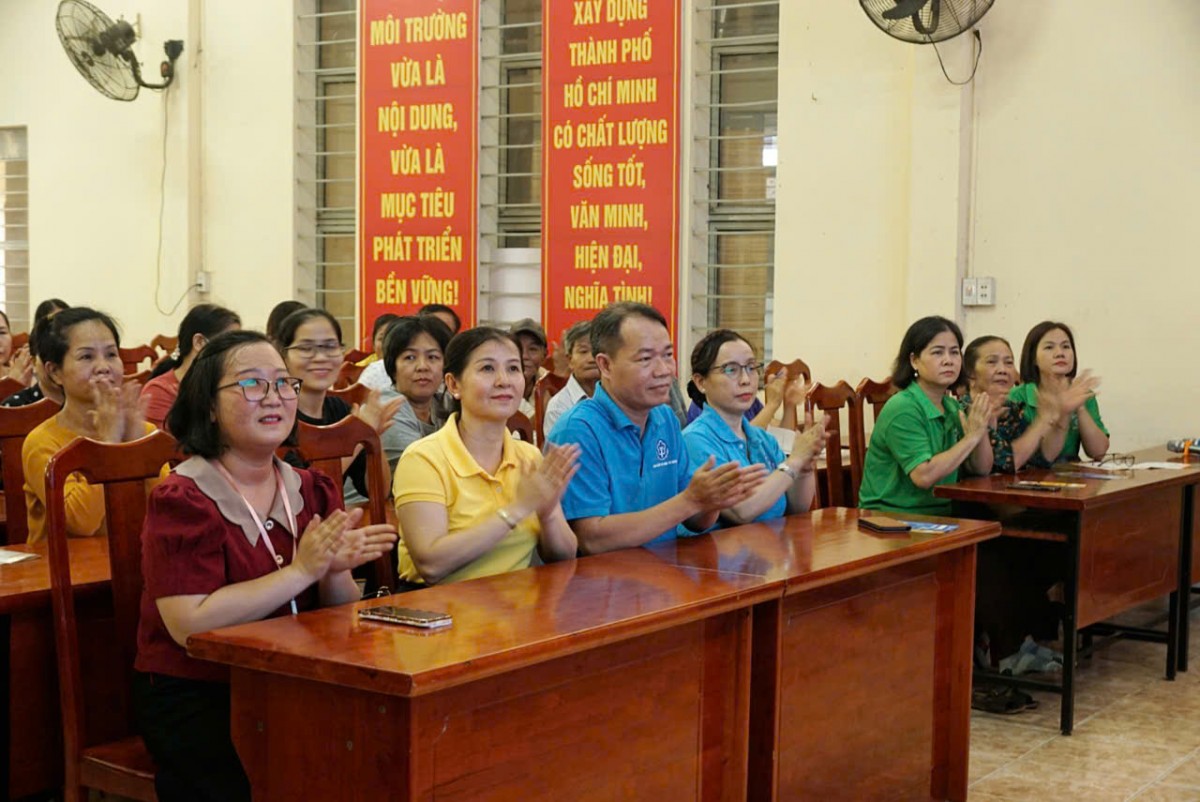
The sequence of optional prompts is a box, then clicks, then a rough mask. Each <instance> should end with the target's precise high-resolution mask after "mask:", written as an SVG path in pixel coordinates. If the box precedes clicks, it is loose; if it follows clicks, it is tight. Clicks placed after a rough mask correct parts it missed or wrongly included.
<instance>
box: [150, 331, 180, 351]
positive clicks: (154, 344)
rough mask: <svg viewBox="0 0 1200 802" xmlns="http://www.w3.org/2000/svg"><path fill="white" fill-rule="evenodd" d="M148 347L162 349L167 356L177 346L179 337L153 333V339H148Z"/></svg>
mask: <svg viewBox="0 0 1200 802" xmlns="http://www.w3.org/2000/svg"><path fill="white" fill-rule="evenodd" d="M150 347H151V348H154V349H156V350H158V351H162V352H164V353H165V354H167V355H168V356H169V355H170V354H172V353H173V352H174V351H175V349H176V348H178V347H179V338H178V337H168V336H167V335H165V334H155V335H154V339H152V340H151V341H150Z"/></svg>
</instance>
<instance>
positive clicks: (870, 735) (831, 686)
mask: <svg viewBox="0 0 1200 802" xmlns="http://www.w3.org/2000/svg"><path fill="white" fill-rule="evenodd" d="M908 517H911V518H913V519H921V520H942V521H948V519H931V518H927V517H925V516H915V515H914V516H908ZM857 520H858V510H850V509H824V510H819V511H817V512H814V513H812V515H811V516H808V515H806V516H795V517H791V518H787V519H784V520H780V521H772V522H769V523H763V524H754V525H750V526H742V527H738V528H736V529H728V530H723V531H720V532H717V533H715V534H714V535H712V536H711V537H710V538H695V539H689V540H678V541H675V543H672V544H666V545H664V546H656V547H653V548H652V549H651V550H652V551H654V552H655V553H658V554H662V555H663V556H664V558H665V559H670V560H671V561H673V562H676V563H677V564H680V565H687V566H696V567H704V568H709V569H713V570H721V571H738V572H744V573H752V574H757V575H762V576H767V577H771V578H776V579H779V580H781V581H782V582H783V583H784V593H783V596H782V597H781V598H775V599H772V600H771V601H769V602H765V603H761V604H759V605H757V606H756V607H755V610H754V663H753V674H752V676H753V679H752V688H753V695H752V697H751V708H750V738H751V741H750V755H751V759H750V776H749V781H750V782H749V798H750V799H751V800H792V799H884V798H886V799H916V798H928V797H930V796H932V797H933V798H936V799H955V800H962V799H966V795H967V768H968V746H969V728H970V713H971V709H970V708H971V659H972V651H971V650H972V641H973V632H972V622H973V618H974V616H973V612H974V597H975V582H974V577H975V544H977V543H979V542H980V541H982V540H985V539H987V538H990V537H996V536H998V535H999V533H1000V530H999V527H998V526H997V525H996V524H994V523H991V522H985V521H948V522H954V523H958V524H959V528H958V529H957V530H955V531H954V532H950V533H945V534H920V533H912V532H905V533H901V534H896V535H875V534H870V533H867V532H863V531H862V530H860V529H859V528H858V526H857ZM709 540H711V541H712V543H713V544H714V545H715V549H714V548H711V547H709V546H707V545H706V544H705V541H709Z"/></svg>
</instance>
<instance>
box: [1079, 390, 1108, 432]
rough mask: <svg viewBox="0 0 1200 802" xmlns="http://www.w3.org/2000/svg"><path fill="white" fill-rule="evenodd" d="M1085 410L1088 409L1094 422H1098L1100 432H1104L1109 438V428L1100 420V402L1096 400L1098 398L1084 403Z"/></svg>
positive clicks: (1092, 398) (1094, 397)
mask: <svg viewBox="0 0 1200 802" xmlns="http://www.w3.org/2000/svg"><path fill="white" fill-rule="evenodd" d="M1083 408H1084V409H1086V410H1087V413H1088V414H1089V415H1091V416H1092V420H1094V421H1095V422H1096V426H1097V427H1099V429H1100V431H1102V432H1104V435H1105V436H1106V437H1107V436H1108V427H1107V426H1105V425H1104V421H1103V420H1101V419H1100V402H1098V401H1097V400H1096V396H1092V397H1091V398H1089V399H1088V400H1087V401H1084V402H1083Z"/></svg>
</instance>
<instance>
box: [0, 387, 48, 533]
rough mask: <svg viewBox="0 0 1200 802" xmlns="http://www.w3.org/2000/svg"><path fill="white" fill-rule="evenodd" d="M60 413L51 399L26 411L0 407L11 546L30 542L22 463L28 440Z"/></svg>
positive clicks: (2, 467)
mask: <svg viewBox="0 0 1200 802" xmlns="http://www.w3.org/2000/svg"><path fill="white" fill-rule="evenodd" d="M59 409H61V407H60V406H59V405H58V404H56V403H54V402H53V401H51V400H50V399H49V398H43V399H42V400H41V401H38V402H37V403H36V404H29V405H28V406H24V407H0V470H2V471H3V473H4V490H5V492H4V510H5V514H6V516H7V519H8V520H7V521H6V523H5V526H6V528H7V534H6V537H5V539H6V540H7V541H8V544H9V545H18V544H21V543H24V542H25V541H26V540H28V539H29V519H28V518H27V517H26V510H25V491H24V487H25V469H24V467H23V466H22V463H21V449H22V447H23V446H24V445H25V438H26V437H27V436H28V435H29V433H30V432H32V431H33V430H34V429H35V428H37V426H38V425H39V424H41V423H42V421H45V420H47V419H49V418H51V417H52V416H53V415H55V414H56V413H57V412H58V410H59Z"/></svg>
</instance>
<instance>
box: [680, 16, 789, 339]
mask: <svg viewBox="0 0 1200 802" xmlns="http://www.w3.org/2000/svg"><path fill="white" fill-rule="evenodd" d="M695 15H696V16H695V19H694V21H695V26H694V30H695V31H696V40H695V42H694V47H695V48H696V49H697V58H696V61H695V63H696V65H697V69H696V73H695V76H694V81H695V83H694V84H693V85H694V86H695V87H696V96H697V97H698V98H702V99H705V98H706V99H707V102H702V103H699V104H697V105H696V108H695V109H694V110H693V113H692V115H693V116H692V118H691V119H692V126H693V127H692V130H693V149H692V150H693V159H692V170H693V173H694V174H693V182H692V183H693V188H694V190H693V198H692V200H693V203H692V226H691V237H692V243H691V244H692V247H691V253H692V254H693V257H692V259H691V264H690V270H691V278H692V280H691V287H692V290H691V297H690V315H689V319H690V321H691V325H690V329H691V335H692V340H693V341H695V340H696V339H698V338H699V337H701V336H703V335H704V333H706V332H708V331H711V330H713V329H716V328H731V329H734V330H736V331H738V332H740V333H741V334H742V335H743V336H745V337H746V338H747V339H748V340H749V341H750V342H751V343H752V344H753V345H754V347H755V350H756V351H757V352H758V353H759V354H762V355H763V358H764V359H769V358H771V355H772V354H771V351H772V343H771V330H772V313H773V300H774V299H773V293H774V264H775V164H776V153H777V150H776V147H777V144H776V143H777V125H778V98H779V91H778V83H779V67H778V65H779V2H778V0H711V2H709V3H703V2H701V3H700V4H698V5H697V6H696V9H695Z"/></svg>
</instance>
